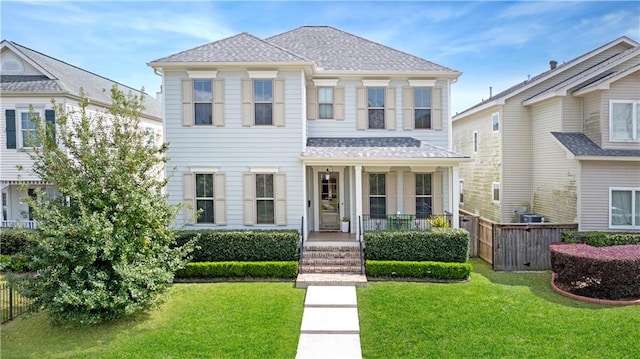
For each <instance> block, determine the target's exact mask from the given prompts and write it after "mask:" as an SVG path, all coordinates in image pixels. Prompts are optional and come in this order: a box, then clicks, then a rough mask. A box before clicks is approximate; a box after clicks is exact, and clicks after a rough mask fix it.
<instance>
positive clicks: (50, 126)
mask: <svg viewBox="0 0 640 359" xmlns="http://www.w3.org/2000/svg"><path fill="white" fill-rule="evenodd" d="M44 119H45V121H46V123H47V135H48V136H51V141H53V142H54V143H55V142H56V112H55V111H54V110H45V111H44Z"/></svg>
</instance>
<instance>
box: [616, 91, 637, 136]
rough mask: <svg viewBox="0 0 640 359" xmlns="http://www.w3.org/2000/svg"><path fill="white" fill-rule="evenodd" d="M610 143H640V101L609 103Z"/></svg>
mask: <svg viewBox="0 0 640 359" xmlns="http://www.w3.org/2000/svg"><path fill="white" fill-rule="evenodd" d="M609 116H610V139H611V141H640V101H617V100H616V101H611V102H610V106H609Z"/></svg>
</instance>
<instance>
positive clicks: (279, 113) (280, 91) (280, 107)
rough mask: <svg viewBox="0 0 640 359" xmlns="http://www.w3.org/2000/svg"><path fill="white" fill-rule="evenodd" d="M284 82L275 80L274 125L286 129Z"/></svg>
mask: <svg viewBox="0 0 640 359" xmlns="http://www.w3.org/2000/svg"><path fill="white" fill-rule="evenodd" d="M284 117H285V114H284V80H283V79H275V80H273V124H274V125H275V126H277V127H284V125H285V121H284Z"/></svg>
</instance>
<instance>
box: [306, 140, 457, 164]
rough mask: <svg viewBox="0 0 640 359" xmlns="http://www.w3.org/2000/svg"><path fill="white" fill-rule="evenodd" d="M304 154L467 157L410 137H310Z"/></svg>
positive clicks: (311, 155) (307, 155)
mask: <svg viewBox="0 0 640 359" xmlns="http://www.w3.org/2000/svg"><path fill="white" fill-rule="evenodd" d="M302 157H310V158H402V159H409V158H446V159H455V158H468V156H465V155H463V154H460V153H456V152H452V151H449V150H446V149H444V148H441V147H438V146H434V145H431V144H429V143H426V142H423V141H420V140H417V139H415V138H411V137H357V138H351V137H348V138H346V137H341V138H329V137H310V138H307V149H306V151H305V152H304V154H303V155H302Z"/></svg>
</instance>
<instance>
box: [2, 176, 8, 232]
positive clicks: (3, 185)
mask: <svg viewBox="0 0 640 359" xmlns="http://www.w3.org/2000/svg"><path fill="white" fill-rule="evenodd" d="M6 187H7V185H5V184H4V183H0V221H5V220H7V218H4V211H3V210H2V208H3V207H4V202H3V201H2V193H3V192H4V189H5V188H6ZM7 199H9V194H7ZM7 209H8V208H7ZM8 212H9V211H7V216H8V215H9V213H8ZM0 227H2V223H0Z"/></svg>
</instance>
